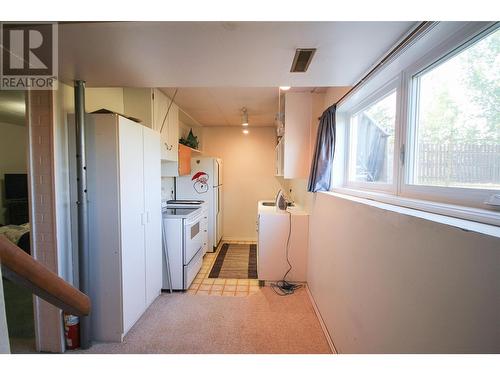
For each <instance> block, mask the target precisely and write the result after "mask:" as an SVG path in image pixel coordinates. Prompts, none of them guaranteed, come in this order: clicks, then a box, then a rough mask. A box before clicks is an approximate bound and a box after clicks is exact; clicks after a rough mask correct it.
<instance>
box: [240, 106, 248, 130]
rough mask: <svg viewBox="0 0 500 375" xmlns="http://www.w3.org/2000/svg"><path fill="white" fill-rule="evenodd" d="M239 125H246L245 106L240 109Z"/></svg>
mask: <svg viewBox="0 0 500 375" xmlns="http://www.w3.org/2000/svg"><path fill="white" fill-rule="evenodd" d="M241 125H242V126H248V112H247V109H246V108H245V107H243V108H242V109H241Z"/></svg>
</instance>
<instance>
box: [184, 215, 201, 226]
mask: <svg viewBox="0 0 500 375" xmlns="http://www.w3.org/2000/svg"><path fill="white" fill-rule="evenodd" d="M202 216H203V215H202V214H201V213H200V214H199V215H196V216H195V217H193V218H192V219H187V220H186V225H193V224H196V223H197V222H199V221H201V218H202Z"/></svg>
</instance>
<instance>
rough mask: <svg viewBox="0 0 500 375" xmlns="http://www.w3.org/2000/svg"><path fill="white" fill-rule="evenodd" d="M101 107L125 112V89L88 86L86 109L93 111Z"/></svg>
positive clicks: (86, 90)
mask: <svg viewBox="0 0 500 375" xmlns="http://www.w3.org/2000/svg"><path fill="white" fill-rule="evenodd" d="M101 108H106V109H109V110H111V111H114V112H118V113H124V104H123V89H122V88H119V87H111V88H108V87H105V88H101V87H87V88H86V89H85V110H86V111H87V112H93V111H95V110H97V109H101Z"/></svg>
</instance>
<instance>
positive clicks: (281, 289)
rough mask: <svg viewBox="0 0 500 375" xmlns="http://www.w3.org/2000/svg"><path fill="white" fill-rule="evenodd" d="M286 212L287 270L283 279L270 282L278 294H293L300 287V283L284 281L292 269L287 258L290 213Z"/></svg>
mask: <svg viewBox="0 0 500 375" xmlns="http://www.w3.org/2000/svg"><path fill="white" fill-rule="evenodd" d="M286 212H287V214H288V237H287V239H286V262H287V263H288V270H287V271H286V272H285V275H284V276H283V279H281V280H280V281H277V282H275V283H272V284H271V288H272V289H273V290H274V293H276V294H277V295H279V296H282V297H284V296H289V295H290V294H293V293H294V292H295V291H296V290H297V289H299V288H302V285H300V284H295V283H291V282H289V281H286V277H287V276H288V273H289V272H290V271H291V270H292V264H291V263H290V259H288V248H289V246H290V236H291V235H292V213H291V212H290V211H288V209H287V210H286Z"/></svg>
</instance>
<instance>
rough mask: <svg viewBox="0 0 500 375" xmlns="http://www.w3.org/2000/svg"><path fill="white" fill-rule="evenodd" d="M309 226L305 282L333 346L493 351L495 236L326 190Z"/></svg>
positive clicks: (499, 338)
mask: <svg viewBox="0 0 500 375" xmlns="http://www.w3.org/2000/svg"><path fill="white" fill-rule="evenodd" d="M403 211H404V210H403ZM406 211H411V210H406ZM309 228H310V236H309V238H310V249H309V268H308V284H309V288H310V290H311V292H312V295H313V296H314V299H315V301H316V304H317V306H318V308H319V311H320V312H321V316H322V317H323V319H324V321H325V323H326V326H327V327H328V330H329V332H330V335H331V337H332V339H333V341H334V343H335V346H336V347H337V350H338V351H339V352H340V353H491V352H495V353H499V352H500V335H499V334H498V317H499V316H500V299H499V298H498V296H500V283H499V282H498V280H499V275H500V251H499V249H500V239H499V238H497V237H492V236H487V235H484V234H479V233H474V232H469V231H465V230H462V229H460V228H456V227H453V226H451V225H446V224H441V223H437V222H434V221H430V220H426V219H423V218H418V217H415V216H411V215H408V214H405V213H397V212H393V211H391V210H387V209H385V208H384V205H379V206H378V207H375V206H373V205H367V204H364V203H359V202H357V201H356V200H353V199H345V198H341V197H337V196H333V195H331V194H328V193H318V194H316V197H315V202H314V205H313V210H312V215H311V218H310V225H309Z"/></svg>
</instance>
